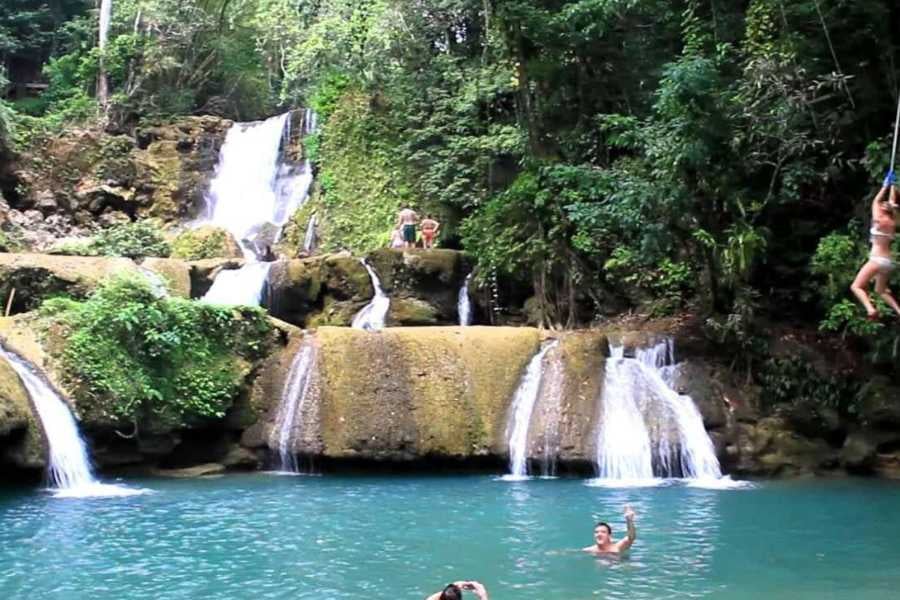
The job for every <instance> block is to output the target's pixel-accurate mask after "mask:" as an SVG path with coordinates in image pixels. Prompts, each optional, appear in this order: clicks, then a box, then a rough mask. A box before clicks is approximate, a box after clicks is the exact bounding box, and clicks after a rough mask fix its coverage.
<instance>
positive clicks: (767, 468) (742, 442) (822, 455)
mask: <svg viewBox="0 0 900 600" xmlns="http://www.w3.org/2000/svg"><path fill="white" fill-rule="evenodd" d="M737 428H738V437H737V444H738V447H739V459H738V462H737V464H736V465H735V471H736V472H737V473H739V474H743V475H754V476H765V477H797V476H803V475H815V474H819V473H823V472H825V471H829V470H833V469H835V468H836V467H838V466H839V460H838V454H839V453H838V451H837V450H836V449H834V448H832V447H831V446H830V445H829V444H828V443H827V442H826V441H825V440H823V439H820V438H815V439H813V438H808V437H806V436H803V435H801V434H799V433H797V432H796V431H794V430H793V429H792V428H791V426H790V423H789V422H788V421H787V420H785V419H783V418H779V417H766V418H764V419H760V421H759V422H758V423H753V424H751V423H739V424H738V425H737Z"/></svg>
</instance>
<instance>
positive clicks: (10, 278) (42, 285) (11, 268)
mask: <svg viewBox="0 0 900 600" xmlns="http://www.w3.org/2000/svg"><path fill="white" fill-rule="evenodd" d="M123 273H133V274H137V273H139V271H138V268H137V265H136V264H135V263H134V262H133V261H131V260H130V259H127V258H106V257H83V256H51V255H47V254H0V298H2V302H3V306H4V308H5V306H6V302H7V301H8V300H9V297H10V294H12V292H13V290H15V295H14V297H13V303H12V313H20V312H25V311H29V310H33V309H35V308H37V307H38V306H39V305H40V303H41V302H42V301H43V300H45V299H46V298H49V297H51V296H56V295H61V294H64V295H68V296H73V297H77V298H83V297H85V296H86V295H87V294H88V293H90V292H91V291H92V290H94V289H95V288H96V287H97V286H98V285H99V284H100V282H101V281H103V280H105V279H107V278H108V277H110V276H112V275H118V274H123Z"/></svg>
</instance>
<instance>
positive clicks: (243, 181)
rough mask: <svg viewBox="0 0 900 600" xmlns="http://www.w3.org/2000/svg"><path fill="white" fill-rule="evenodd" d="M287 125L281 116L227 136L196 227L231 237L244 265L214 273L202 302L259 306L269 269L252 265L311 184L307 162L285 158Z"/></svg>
mask: <svg viewBox="0 0 900 600" xmlns="http://www.w3.org/2000/svg"><path fill="white" fill-rule="evenodd" d="M309 118H310V117H309V116H308V115H307V116H306V117H305V119H304V120H308V119H309ZM290 122H291V119H290V113H285V114H282V115H279V116H277V117H272V118H270V119H267V120H265V121H262V122H258V123H235V124H234V125H233V126H232V127H231V129H229V130H228V134H227V135H226V137H225V143H224V144H223V145H222V149H221V151H220V154H219V164H218V165H217V166H216V174H215V176H214V178H213V180H212V181H211V182H210V186H209V193H208V194H207V195H206V197H205V200H206V212H205V214H204V216H203V218H201V219H199V220H198V222H197V224H198V225H200V224H208V225H213V226H216V227H222V228H224V229H226V230H228V231H229V232H231V234H232V235H233V236H234V237H235V239H236V240H237V241H238V243H239V244H240V246H241V251H242V253H243V255H244V259H245V261H246V264H245V265H244V267H242V268H241V269H238V270H237V271H233V270H224V271H222V272H220V273H219V275H218V276H217V277H216V281H215V282H214V283H213V286H212V288H210V291H209V293H207V295H206V296H204V300H207V301H209V302H215V303H218V304H250V305H258V304H259V303H260V301H261V298H262V290H263V287H264V285H265V283H266V280H267V277H268V272H269V269H268V267H267V266H266V267H262V266H259V264H258V261H259V259H260V257H261V256H262V255H263V254H265V253H266V250H267V248H270V247H271V246H272V245H273V244H274V243H276V242H277V241H278V240H279V239H280V237H281V231H282V228H283V227H284V225H285V223H287V221H288V220H289V219H290V218H291V215H293V213H294V212H295V211H296V210H297V209H298V208H299V207H301V206H302V205H303V204H304V203H305V202H306V200H307V199H308V197H309V189H310V186H311V185H312V179H313V172H312V166H311V165H310V163H309V161H304V162H303V163H302V164H301V165H300V166H299V167H297V166H295V165H294V164H291V163H290V161H289V160H287V159H286V157H285V150H286V149H287V147H288V142H289V141H290V136H291V133H290ZM223 278H224V279H225V280H226V281H224V282H222V283H220V282H219V280H220V279H223Z"/></svg>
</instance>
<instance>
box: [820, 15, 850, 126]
mask: <svg viewBox="0 0 900 600" xmlns="http://www.w3.org/2000/svg"><path fill="white" fill-rule="evenodd" d="M813 3H814V4H815V5H816V12H817V13H819V21H820V22H821V23H822V31H824V32H825V40H826V41H827V42H828V49H829V50H831V58H832V59H833V60H834V68H835V69H837V74H838V76H840V78H841V87H843V88H844V91H845V92H846V93H847V99H848V100H850V106H851V107H852V108H854V109H855V108H856V102H854V101H853V94H851V93H850V86H848V85H847V78H846V77H845V76H844V72H843V71H842V70H841V63H840V62H839V61H838V57H837V52H835V51H834V44H832V43H831V33H829V31H828V25H827V24H826V23H825V15H823V14H822V8H821V7H820V6H819V0H813Z"/></svg>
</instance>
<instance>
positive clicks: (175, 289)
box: [141, 258, 191, 298]
mask: <svg viewBox="0 0 900 600" xmlns="http://www.w3.org/2000/svg"><path fill="white" fill-rule="evenodd" d="M141 267H143V268H145V269H149V270H151V271H153V272H154V273H156V274H157V275H159V276H160V277H161V278H162V279H163V281H164V282H165V284H166V289H167V291H168V292H169V294H170V295H172V296H180V297H181V298H190V297H191V267H190V265H189V264H188V263H186V262H184V261H181V260H174V259H171V258H146V259H144V260H143V262H141Z"/></svg>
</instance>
